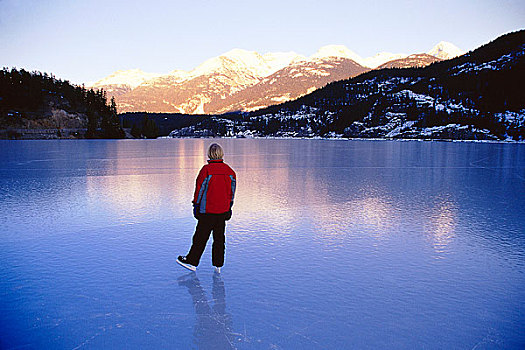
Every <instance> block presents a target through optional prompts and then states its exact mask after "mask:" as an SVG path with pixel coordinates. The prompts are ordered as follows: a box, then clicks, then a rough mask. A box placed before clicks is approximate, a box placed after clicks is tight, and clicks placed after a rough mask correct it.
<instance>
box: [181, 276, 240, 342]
mask: <svg viewBox="0 0 525 350" xmlns="http://www.w3.org/2000/svg"><path fill="white" fill-rule="evenodd" d="M178 284H179V286H184V287H186V288H187V290H188V292H189V293H190V295H191V298H192V301H193V307H194V308H195V316H196V320H195V327H194V331H193V334H194V343H195V345H196V346H197V348H198V349H217V350H222V349H235V348H236V346H235V345H234V344H235V342H237V340H239V339H241V338H240V337H241V335H240V334H235V333H234V332H233V325H232V319H231V315H229V314H228V313H227V312H226V290H225V287H224V282H223V280H222V278H221V276H220V274H218V273H214V274H213V288H212V296H213V306H210V304H209V301H208V297H207V296H206V292H205V291H204V289H203V288H202V287H201V283H200V280H199V278H198V277H197V274H196V273H195V272H190V273H189V274H187V275H184V276H181V277H179V279H178Z"/></svg>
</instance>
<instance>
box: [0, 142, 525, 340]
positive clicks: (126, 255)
mask: <svg viewBox="0 0 525 350" xmlns="http://www.w3.org/2000/svg"><path fill="white" fill-rule="evenodd" d="M213 141H217V140H206V139H195V140H190V139H187V140H170V139H166V140H123V141H102V140H96V141H95V140H93V141H88V140H86V141H45V142H41V141H27V142H16V141H0V146H1V147H0V155H1V157H0V213H2V215H1V216H0V226H1V227H2V228H3V229H2V230H1V233H0V234H1V236H0V238H1V239H0V265H1V266H2V269H0V293H1V294H0V295H1V297H0V334H2V336H1V337H0V348H16V347H29V348H83V347H91V348H122V347H126V348H141V349H143V348H181V349H186V348H192V347H195V346H197V347H199V348H207V347H212V345H211V344H220V346H219V345H217V347H219V348H221V347H222V348H238V349H268V348H274V349H295V348H301V349H325V348H334V349H335V348H428V349H442V348H461V349H467V348H468V349H471V348H475V347H477V348H520V347H521V345H522V344H523V343H524V342H525V336H524V335H523V332H522V331H521V329H522V325H523V322H524V321H525V320H524V318H523V315H524V314H525V309H524V305H525V292H524V291H523V288H522V286H523V285H524V284H525V276H524V275H523V271H524V270H523V268H524V266H525V232H524V229H523V228H524V227H525V147H524V145H522V144H491V143H442V142H417V141H414V142H391V141H344V140H337V141H327V140H264V139H261V140H249V139H222V140H218V142H219V143H221V144H222V145H223V147H224V148H225V151H226V157H225V160H226V162H228V163H229V164H230V165H231V166H232V167H233V168H234V169H235V170H236V172H237V175H238V184H237V195H236V201H235V206H234V210H233V218H232V220H231V221H229V222H228V223H227V229H226V262H225V267H224V270H223V273H222V277H220V279H218V278H217V277H218V276H215V275H213V272H212V271H213V270H212V267H211V257H210V251H209V250H207V251H206V252H205V253H204V256H203V259H202V263H201V266H200V267H199V269H198V271H197V273H196V274H192V275H191V276H189V277H188V276H186V277H185V276H184V275H185V271H184V270H182V269H181V268H180V267H179V266H178V265H176V264H175V258H176V256H177V255H179V254H184V253H186V252H187V250H188V248H189V244H190V242H191V236H192V233H193V230H194V228H195V220H194V219H193V217H192V213H191V199H192V195H193V189H194V184H195V177H196V175H197V173H198V171H199V169H200V168H201V166H202V165H203V164H205V162H206V156H205V152H206V148H207V146H208V145H209V144H210V143H211V142H213ZM208 249H209V248H208ZM181 276H182V277H181ZM210 293H211V294H210ZM210 296H211V298H210ZM226 296H227V298H226ZM226 302H227V303H226ZM217 347H216V348H217Z"/></svg>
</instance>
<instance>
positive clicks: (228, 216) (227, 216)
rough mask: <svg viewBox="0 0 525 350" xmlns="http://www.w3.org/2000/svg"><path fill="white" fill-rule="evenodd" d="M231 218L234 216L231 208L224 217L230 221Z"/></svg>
mask: <svg viewBox="0 0 525 350" xmlns="http://www.w3.org/2000/svg"><path fill="white" fill-rule="evenodd" d="M231 218H232V211H231V210H230V211H228V212H226V216H225V217H224V219H225V220H226V221H228V220H230V219H231Z"/></svg>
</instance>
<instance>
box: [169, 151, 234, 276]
mask: <svg viewBox="0 0 525 350" xmlns="http://www.w3.org/2000/svg"><path fill="white" fill-rule="evenodd" d="M223 157H224V151H223V150H222V147H221V146H219V145H218V144H216V143H213V144H211V145H210V148H209V149H208V158H209V160H208V164H206V165H205V166H203V167H202V169H201V171H200V172H199V175H198V176H197V183H196V185H195V194H194V196H193V202H192V203H193V216H195V218H196V219H197V220H198V223H197V227H196V228H195V233H194V235H193V242H192V246H191V248H190V251H189V253H188V255H186V256H179V257H178V258H177V262H178V263H179V264H180V265H181V266H183V267H185V268H187V269H189V270H191V271H195V270H196V268H197V266H198V265H199V261H200V259H201V256H202V253H203V252H204V249H205V248H206V243H207V242H208V239H209V238H210V233H211V232H213V245H212V263H213V266H215V271H216V272H218V273H220V272H221V267H222V265H224V243H225V237H224V230H225V227H226V222H225V221H227V220H230V218H231V216H232V206H233V198H234V195H235V186H236V182H237V180H236V175H235V171H233V170H232V168H230V167H229V166H228V165H227V164H226V163H224V161H223Z"/></svg>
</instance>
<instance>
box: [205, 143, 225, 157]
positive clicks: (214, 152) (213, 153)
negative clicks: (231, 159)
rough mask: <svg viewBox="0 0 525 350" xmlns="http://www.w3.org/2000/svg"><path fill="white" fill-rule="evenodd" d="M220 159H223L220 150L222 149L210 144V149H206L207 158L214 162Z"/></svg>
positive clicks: (222, 153)
mask: <svg viewBox="0 0 525 350" xmlns="http://www.w3.org/2000/svg"><path fill="white" fill-rule="evenodd" d="M222 157H224V151H223V150H222V147H221V146H220V145H219V144H217V143H212V144H211V145H210V148H208V158H210V159H212V160H214V159H222Z"/></svg>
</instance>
